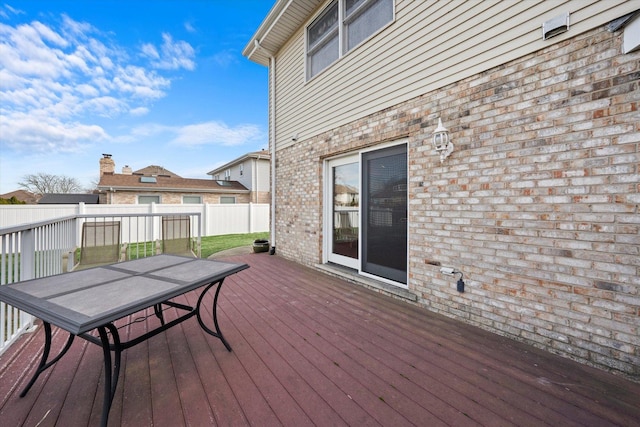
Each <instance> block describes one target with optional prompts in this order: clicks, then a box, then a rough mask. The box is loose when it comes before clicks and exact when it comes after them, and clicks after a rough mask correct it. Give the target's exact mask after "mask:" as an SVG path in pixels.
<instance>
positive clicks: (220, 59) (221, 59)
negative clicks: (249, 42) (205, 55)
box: [213, 50, 237, 67]
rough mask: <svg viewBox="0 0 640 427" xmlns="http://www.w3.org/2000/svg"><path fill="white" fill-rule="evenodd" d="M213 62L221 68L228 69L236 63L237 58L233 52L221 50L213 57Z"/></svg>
mask: <svg viewBox="0 0 640 427" xmlns="http://www.w3.org/2000/svg"><path fill="white" fill-rule="evenodd" d="M213 60H214V61H215V62H216V63H217V64H218V65H220V66H222V67H228V66H229V65H230V64H233V63H234V62H236V61H237V57H236V55H235V54H234V53H233V52H231V51H228V50H223V51H221V52H218V53H216V54H215V55H213Z"/></svg>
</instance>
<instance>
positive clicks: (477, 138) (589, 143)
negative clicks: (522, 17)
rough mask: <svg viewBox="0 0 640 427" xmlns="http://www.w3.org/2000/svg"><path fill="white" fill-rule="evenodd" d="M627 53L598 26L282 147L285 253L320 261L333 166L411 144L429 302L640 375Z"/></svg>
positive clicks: (416, 283) (424, 300)
mask: <svg viewBox="0 0 640 427" xmlns="http://www.w3.org/2000/svg"><path fill="white" fill-rule="evenodd" d="M620 44H621V34H620V33H613V34H612V33H609V32H607V31H605V30H604V29H596V30H593V31H591V32H588V33H585V34H582V35H580V36H578V37H576V38H574V39H571V40H568V41H565V42H561V43H558V44H554V45H550V46H549V47H548V48H547V49H545V50H543V51H540V52H537V53H536V54H532V55H528V56H526V57H523V58H521V59H519V60H517V61H513V62H511V63H508V64H504V65H503V66H500V67H497V68H494V69H491V70H488V71H487V72H484V73H482V74H480V75H476V76H473V77H471V78H468V79H465V80H462V81H459V82H457V83H455V84H452V85H450V86H447V87H444V88H442V89H441V90H438V91H436V92H433V93H427V94H424V95H423V96H421V97H419V98H416V99H413V100H411V101H410V102H407V103H403V104H400V105H396V106H394V107H393V108H390V109H387V110H384V111H380V112H379V113H376V114H374V115H371V116H369V117H366V118H364V119H362V120H359V121H357V122H354V123H350V124H348V125H346V126H343V127H341V128H338V129H334V130H332V131H329V132H326V133H324V134H322V135H318V136H316V137H314V138H311V139H308V140H305V141H300V142H299V143H298V144H297V145H295V146H292V147H289V148H286V149H283V150H280V151H278V153H277V157H276V161H277V163H276V168H277V169H276V174H277V175H276V176H277V184H278V188H277V192H276V230H277V235H276V237H277V248H278V253H279V254H281V255H283V256H285V257H288V258H291V259H295V260H297V261H299V262H302V263H304V264H309V265H313V264H316V263H318V262H321V260H322V252H321V251H322V232H321V230H322V196H323V176H322V171H323V162H324V160H325V159H326V158H327V157H331V156H335V155H337V154H340V153H346V152H351V151H354V150H358V149H362V148H364V147H369V146H373V145H376V144H380V143H381V142H385V141H392V140H397V139H401V138H405V139H406V140H407V142H408V146H409V236H410V237H409V245H410V247H409V288H410V290H412V291H413V292H415V293H416V294H418V296H419V303H420V304H421V305H423V306H424V307H426V308H428V309H430V310H433V311H436V312H440V313H443V314H445V315H447V316H452V317H456V318H459V319H461V320H464V321H466V322H469V323H472V324H475V325H478V326H481V327H483V328H485V329H488V330H491V331H494V332H496V333H500V334H504V335H508V336H510V337H513V338H516V339H519V340H523V341H527V342H529V343H532V344H534V345H536V346H539V347H542V348H545V349H547V350H549V351H552V352H555V353H558V354H562V355H564V356H567V357H571V358H574V359H576V360H580V361H582V362H586V363H589V364H593V365H596V366H600V367H604V368H607V369H611V370H614V371H619V372H623V373H625V374H627V375H629V376H631V377H633V378H635V379H639V378H640V338H639V337H640V212H639V206H640V170H639V168H640V112H639V111H638V105H639V103H640V88H639V87H638V81H639V77H640V53H637V52H636V53H632V54H627V55H622V54H621V53H620V52H621V45H620ZM438 117H441V118H442V121H443V123H444V125H445V126H446V127H447V128H448V129H449V130H450V132H451V138H452V141H453V143H454V145H455V151H454V152H453V154H452V155H451V156H450V157H449V158H448V159H446V160H445V162H444V163H443V164H440V161H439V157H438V156H437V155H436V154H435V153H434V151H433V149H432V148H431V146H430V140H431V133H432V132H433V130H434V129H435V127H436V125H437V119H438ZM438 263H440V264H442V265H446V266H452V267H455V268H457V269H460V270H461V271H462V272H464V279H465V282H466V284H467V288H466V292H465V293H462V294H459V293H458V292H457V291H456V286H455V282H456V278H452V277H450V276H443V275H441V274H440V273H439V268H438V267H437V266H435V265H433V264H438Z"/></svg>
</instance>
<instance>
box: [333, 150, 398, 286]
mask: <svg viewBox="0 0 640 427" xmlns="http://www.w3.org/2000/svg"><path fill="white" fill-rule="evenodd" d="M326 170H327V194H328V197H327V199H326V202H325V203H326V204H327V206H326V209H325V212H327V218H328V223H327V225H325V227H326V229H327V230H328V233H325V235H326V236H327V237H328V242H327V245H326V246H325V248H326V250H327V253H328V256H327V261H329V262H332V263H336V264H340V265H344V266H346V267H350V268H354V269H357V270H358V271H359V272H362V273H367V274H370V275H374V276H377V277H381V278H384V279H387V280H390V281H392V282H397V283H400V284H406V283H407V146H406V144H401V145H395V146H392V147H389V148H384V149H379V150H375V151H367V152H362V153H359V154H356V155H353V156H349V157H345V158H340V159H336V160H331V161H329V162H328V167H327V169H326Z"/></svg>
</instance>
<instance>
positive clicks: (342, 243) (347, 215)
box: [329, 156, 360, 268]
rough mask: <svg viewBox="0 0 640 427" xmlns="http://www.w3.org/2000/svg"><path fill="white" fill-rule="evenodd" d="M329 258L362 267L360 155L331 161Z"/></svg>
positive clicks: (350, 265) (351, 265)
mask: <svg viewBox="0 0 640 427" xmlns="http://www.w3.org/2000/svg"><path fill="white" fill-rule="evenodd" d="M329 185H330V188H329V192H330V194H331V197H330V202H329V203H330V217H331V224H330V228H331V232H330V242H329V247H330V248H331V249H330V251H329V261H331V262H335V263H337V264H341V265H344V266H347V267H351V268H358V267H359V262H358V259H359V255H358V253H359V232H360V165H359V163H358V156H350V157H347V158H342V159H338V160H332V161H331V162H329Z"/></svg>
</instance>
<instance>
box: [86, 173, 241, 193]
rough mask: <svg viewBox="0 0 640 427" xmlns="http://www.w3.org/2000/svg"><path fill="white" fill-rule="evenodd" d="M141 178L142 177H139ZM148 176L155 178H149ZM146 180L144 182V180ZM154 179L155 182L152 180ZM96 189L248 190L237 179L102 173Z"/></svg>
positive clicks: (231, 191)
mask: <svg viewBox="0 0 640 427" xmlns="http://www.w3.org/2000/svg"><path fill="white" fill-rule="evenodd" d="M141 178H142V179H141ZM149 178H155V180H153V179H149ZM145 181H146V182H145ZM153 181H155V182H153ZM98 189H99V190H102V191H105V190H121V191H122V190H126V191H141V190H143V191H148V192H151V191H190V192H210V193H238V192H248V191H249V190H247V188H246V187H245V186H244V185H242V184H240V183H239V182H238V181H216V180H213V179H193V178H181V177H178V176H175V175H174V176H167V175H157V176H155V177H151V176H150V175H139V174H138V173H135V174H133V175H128V174H119V173H116V174H104V175H102V176H101V177H100V182H99V183H98Z"/></svg>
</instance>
